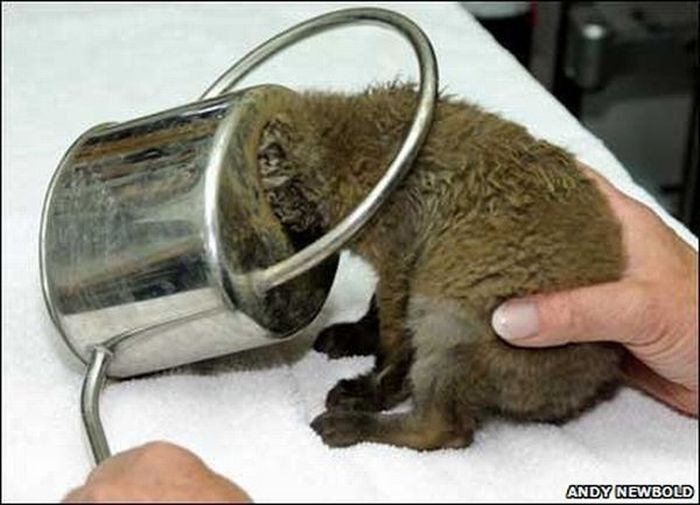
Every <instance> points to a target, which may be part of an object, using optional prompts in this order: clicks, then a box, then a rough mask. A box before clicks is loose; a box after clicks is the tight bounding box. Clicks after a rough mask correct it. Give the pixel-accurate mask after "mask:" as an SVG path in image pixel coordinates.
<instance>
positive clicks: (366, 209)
mask: <svg viewBox="0 0 700 505" xmlns="http://www.w3.org/2000/svg"><path fill="white" fill-rule="evenodd" d="M356 23H375V24H379V25H383V26H385V27H389V28H393V29H395V30H396V31H398V32H399V33H400V34H401V35H403V36H404V37H405V38H406V39H407V40H408V42H409V43H410V44H411V46H412V47H413V50H414V52H415V54H416V57H417V58H418V69H419V74H420V83H419V92H418V105H417V107H416V111H415V113H414V115H413V120H412V124H411V128H410V130H409V131H408V134H407V135H406V137H405V139H404V142H403V144H402V146H401V149H400V150H399V152H398V153H397V154H396V156H395V157H394V159H393V160H392V161H391V163H390V164H389V167H388V168H387V170H386V173H385V174H384V176H383V177H382V178H381V179H380V180H379V182H378V183H377V185H376V186H375V187H374V188H373V189H372V191H371V192H370V193H369V194H368V195H367V196H366V197H365V199H364V200H363V201H362V202H361V203H360V204H359V205H358V206H357V207H356V208H355V210H353V212H352V213H350V214H349V215H348V216H346V217H345V218H344V219H343V220H342V221H341V222H340V223H338V224H337V225H336V226H335V227H334V228H333V229H332V230H331V231H329V232H328V233H327V234H325V235H324V236H322V237H321V238H320V239H318V240H317V241H315V242H314V243H312V244H310V245H309V246H307V247H305V248H304V249H302V250H301V251H298V252H297V253H295V254H294V255H292V256H290V257H289V258H287V259H285V260H282V261H280V262H279V263H276V264H274V265H272V266H269V267H267V268H265V269H262V270H257V271H254V272H251V273H250V274H249V275H250V276H251V280H252V285H253V288H254V290H255V291H256V292H257V293H260V294H262V293H264V292H265V291H267V290H268V289H272V288H274V287H276V286H279V285H280V284H283V283H285V282H287V281H288V280H290V279H292V278H294V277H296V276H297V275H301V274H303V273H304V272H306V271H307V270H309V269H311V268H313V267H315V266H316V265H318V264H319V263H321V262H322V261H323V260H325V259H326V258H328V257H329V256H331V255H332V254H335V253H337V252H338V251H339V250H340V249H341V248H342V247H343V246H345V244H347V243H348V242H349V241H350V240H351V239H352V238H353V237H354V236H355V235H356V234H357V233H358V232H359V231H360V229H361V228H362V226H363V225H364V224H365V223H366V222H367V221H368V220H369V219H370V218H371V217H372V216H373V215H374V213H375V212H376V211H377V209H378V208H379V207H380V206H381V204H382V203H383V202H384V201H385V200H386V199H387V197H388V196H389V194H390V193H391V191H392V190H393V189H394V188H396V186H397V185H398V184H399V182H400V181H401V179H402V178H403V176H404V175H405V174H406V173H407V172H408V170H409V168H410V167H411V164H412V163H413V160H414V159H415V157H416V155H417V154H418V151H419V150H420V148H421V146H422V145H423V142H424V141H425V138H426V136H427V135H428V131H429V129H430V125H431V122H432V118H433V111H434V109H435V101H436V97H437V87H438V70H437V62H436V60H435V53H434V52H433V48H432V45H431V44H430V41H429V40H428V38H427V36H426V35H425V33H423V31H422V30H421V29H420V28H419V27H418V26H417V25H416V24H415V23H413V21H411V20H410V19H408V18H407V17H405V16H403V15H401V14H398V13H396V12H393V11H389V10H385V9H378V8H367V7H361V8H354V9H343V10H339V11H335V12H331V13H328V14H324V15H321V16H318V17H315V18H312V19H310V20H308V21H305V22H303V23H301V24H298V25H296V26H293V27H292V28H290V29H288V30H286V31H284V32H282V33H280V34H279V35H276V36H275V37H273V38H271V39H270V40H268V41H267V42H264V43H263V44H261V45H260V46H258V47H257V48H255V49H253V50H252V51H251V52H249V53H248V54H247V55H246V56H244V57H243V58H241V59H240V60H239V61H237V62H236V63H235V64H234V65H233V66H232V67H231V68H229V69H228V70H227V71H226V72H224V73H223V74H222V75H221V77H219V78H218V79H217V80H216V82H214V84H212V85H211V86H210V87H209V89H207V90H206V91H205V92H204V94H203V95H202V96H201V97H200V99H206V98H212V97H215V96H217V95H220V94H223V93H227V92H229V91H231V89H233V87H234V85H235V84H237V83H238V82H239V81H240V80H241V79H243V78H244V77H245V76H246V75H248V74H249V73H250V72H251V71H252V70H254V69H255V68H256V67H258V65H260V64H261V63H263V62H264V61H265V60H267V59H268V58H270V57H271V56H273V55H274V54H276V53H277V52H279V51H280V50H282V49H284V48H286V47H288V46H290V45H292V44H294V43H296V42H298V41H300V40H302V39H305V38H308V37H310V36H312V35H315V34H317V33H321V32H324V31H326V30H329V29H333V28H337V27H339V26H341V25H346V24H356Z"/></svg>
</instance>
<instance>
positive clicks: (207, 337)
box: [39, 8, 438, 463]
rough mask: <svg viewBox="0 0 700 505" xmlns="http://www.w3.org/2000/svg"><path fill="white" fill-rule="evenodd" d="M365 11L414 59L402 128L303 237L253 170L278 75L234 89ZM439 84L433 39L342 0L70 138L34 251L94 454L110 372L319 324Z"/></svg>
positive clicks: (170, 362) (105, 453)
mask: <svg viewBox="0 0 700 505" xmlns="http://www.w3.org/2000/svg"><path fill="white" fill-rule="evenodd" d="M365 22H372V23H378V24H380V25H383V26H385V27H389V28H392V29H394V30H396V31H398V32H399V33H400V34H401V35H402V36H403V37H405V38H406V39H407V40H408V42H410V44H411V46H412V48H413V50H414V52H415V54H416V56H417V58H418V62H419V70H420V85H419V97H418V98H419V100H418V103H417V107H416V111H415V113H414V116H413V121H412V125H411V128H410V130H409V132H408V134H407V135H406V138H405V140H404V143H403V145H402V146H401V149H400V150H399V152H398V153H397V155H396V157H395V158H394V159H393V161H392V162H391V164H390V165H389V167H388V169H387V171H386V173H385V175H384V176H383V177H382V178H381V179H380V181H379V182H378V183H377V185H376V187H374V188H373V190H372V191H371V192H370V193H369V194H368V195H367V197H366V198H365V200H364V201H362V202H361V203H360V205H359V206H358V207H357V208H356V209H355V210H354V211H353V212H352V213H351V214H350V215H348V216H347V217H346V218H345V219H344V220H343V221H342V222H340V223H339V224H338V225H337V226H336V227H335V228H333V229H332V230H331V231H330V232H328V233H327V234H326V235H324V236H322V237H320V238H319V239H318V240H316V241H315V242H313V243H311V244H306V245H305V244H302V245H301V246H299V244H295V243H294V242H293V241H292V240H291V238H290V237H289V236H288V235H287V233H286V232H285V230H284V229H283V227H282V226H281V224H280V223H279V221H277V220H276V219H275V217H274V215H273V214H272V212H271V209H270V208H269V205H268V204H267V202H266V200H265V197H264V194H263V191H262V189H261V187H260V181H259V179H258V175H257V168H256V167H257V159H256V147H257V145H258V143H259V140H260V135H261V132H262V129H263V128H264V126H265V125H266V122H267V121H269V120H270V118H271V117H272V116H273V115H274V113H275V107H274V104H275V97H279V96H280V95H282V94H285V93H293V92H292V91H290V90H287V89H286V88H283V87H281V86H276V85H264V86H256V87H253V88H248V89H243V90H241V91H237V92H231V90H232V88H233V86H234V85H235V84H236V83H237V82H238V81H240V80H241V79H242V78H243V77H244V76H245V75H247V74H248V73H249V72H251V71H252V70H253V69H254V68H256V67H257V66H258V65H259V64H261V63H262V62H263V61H265V60H266V59H268V58H269V57H270V56H272V55H274V54H275V53H277V52H278V51H280V50H281V49H283V48H285V47H287V46H289V45H291V44H293V43H295V42H297V41H299V40H301V39H304V38H306V37H308V36H310V35H314V34H316V33H320V32H322V31H326V30H328V29H331V28H335V27H338V26H340V25H346V24H354V23H365ZM437 80H438V78H437V64H436V61H435V56H434V53H433V49H432V46H431V44H430V41H429V40H428V38H427V37H426V35H425V34H424V33H423V32H422V31H421V29H420V28H419V27H418V26H416V25H415V24H414V23H413V22H412V21H410V20H409V19H408V18H406V17H404V16H402V15H400V14H397V13H395V12H392V11H388V10H383V9H376V8H356V9H346V10H340V11H335V12H331V13H329V14H325V15H322V16H319V17H316V18H313V19H310V20H308V21H306V22H304V23H301V24H299V25H297V26H294V27H292V28H290V29H288V30H287V31H285V32H283V33H281V34H279V35H277V36H276V37H274V38H272V39H270V40H268V41H267V42H265V43H264V44H262V45H260V46H259V47H258V48H256V49H254V50H253V51H251V52H250V53H249V54H247V55H246V56H245V57H244V58H242V59H241V60H240V61H238V62H237V63H236V64H234V65H233V66H232V67H231V68H230V69H229V70H228V71H226V72H225V73H224V74H223V75H222V76H221V77H220V78H219V79H218V80H217V81H216V82H215V83H214V84H213V85H212V86H211V87H210V88H209V89H208V90H207V91H206V92H205V93H204V94H203V95H202V96H201V97H200V99H199V100H198V101H196V102H193V103H190V104H187V105H183V106H181V107H177V108H174V109H170V110H167V111H165V112H160V113H157V114H153V115H150V116H146V117H143V118H138V119H135V120H132V121H127V122H124V123H106V124H102V125H98V126H95V127H93V128H91V129H90V130H88V131H87V132H85V133H84V134H83V135H82V136H80V137H79V138H78V140H76V141H75V143H74V144H73V145H72V146H71V147H70V148H69V149H68V152H67V153H66V154H65V155H64V157H63V159H62V160H61V162H60V164H59V166H58V168H57V170H56V172H55V174H54V176H53V178H52V180H51V182H50V185H49V188H48V191H47V193H46V197H45V201H44V209H43V213H42V223H41V237H40V251H39V253H40V254H39V255H40V266H41V280H42V288H43V292H44V298H45V301H46V305H47V307H48V311H49V313H50V315H51V318H52V320H53V322H54V324H55V325H56V327H57V328H58V330H59V332H60V333H61V335H62V337H63V340H64V341H65V342H66V344H67V345H68V347H69V348H70V349H71V351H72V352H73V353H74V354H75V355H76V356H77V357H78V358H79V359H80V360H81V361H82V362H83V363H85V364H86V365H87V373H86V376H85V380H84V383H83V389H82V395H81V413H82V417H83V422H84V424H85V429H86V432H87V435H88V440H89V442H90V446H91V449H92V453H93V456H94V458H95V462H96V463H99V462H101V461H102V460H104V459H105V458H107V457H109V455H110V450H109V446H108V444H107V440H106V437H105V434H104V430H103V428H102V424H101V421H100V416H99V393H100V390H101V388H102V385H103V384H104V380H105V376H110V377H115V378H125V377H133V376H137V375H141V374H145V373H149V372H154V371H158V370H163V369H166V368H171V367H175V366H179V365H182V364H185V363H192V362H196V361H200V360H204V359H208V358H213V357H216V356H221V355H225V354H230V353H234V352H238V351H243V350H247V349H251V348H255V347H260V346H265V345H269V344H273V343H277V342H280V341H281V340H283V339H287V338H292V337H293V336H294V335H295V334H298V333H300V332H301V331H302V330H303V329H304V328H305V327H306V326H307V325H308V324H309V323H310V322H311V321H312V320H313V319H314V317H315V316H316V315H317V314H318V312H319V310H320V309H321V306H322V305H323V303H324V302H325V300H326V297H327V295H328V292H329V290H330V287H331V284H332V282H333V278H334V276H335V271H336V267H337V253H338V251H339V250H340V249H341V248H342V247H343V246H344V245H345V244H346V243H348V242H349V241H350V240H351V239H352V238H353V237H354V236H355V235H356V234H357V232H359V231H360V229H361V228H362V226H363V225H364V224H365V223H366V222H367V221H368V220H369V219H370V218H371V217H372V215H374V213H375V212H376V211H377V209H378V208H379V207H380V205H381V204H382V202H383V201H384V200H385V199H386V198H387V196H388V195H389V193H390V192H391V191H392V190H393V189H394V188H395V187H396V186H397V184H398V183H399V182H400V180H401V178H402V176H403V175H404V174H405V173H406V172H407V171H408V169H409V168H410V166H411V163H412V162H413V160H414V158H415V156H416V155H417V153H418V150H419V149H420V147H421V146H422V144H423V142H424V140H425V138H426V136H427V132H428V129H429V127H430V124H431V120H432V116H433V110H434V106H435V100H436V96H437ZM338 169H339V170H341V169H342V167H338ZM297 249H300V250H297Z"/></svg>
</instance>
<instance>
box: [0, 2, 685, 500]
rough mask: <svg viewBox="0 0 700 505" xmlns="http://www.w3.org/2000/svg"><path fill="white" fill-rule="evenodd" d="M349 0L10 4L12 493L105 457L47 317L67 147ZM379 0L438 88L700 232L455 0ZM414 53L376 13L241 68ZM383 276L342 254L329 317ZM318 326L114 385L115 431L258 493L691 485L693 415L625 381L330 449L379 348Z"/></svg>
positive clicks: (310, 77)
mask: <svg viewBox="0 0 700 505" xmlns="http://www.w3.org/2000/svg"><path fill="white" fill-rule="evenodd" d="M348 5H351V4H348V3H342V4H328V3H306V4H287V3H284V4H263V3H257V2H256V3H250V4H220V3H215V4H206V3H204V4H160V3H158V4H103V5H89V4H88V5H86V4H11V3H4V4H3V7H2V19H3V105H4V107H3V139H2V145H3V153H2V155H3V169H2V188H3V189H2V195H3V199H2V200H3V201H2V212H3V218H2V219H3V227H2V237H3V241H2V273H3V282H2V294H3V297H2V328H3V336H2V364H3V368H2V392H3V395H2V460H3V467H2V499H3V501H49V500H54V501H55V500H58V499H60V498H61V497H62V496H63V494H64V493H65V492H66V491H68V489H69V488H71V487H73V486H76V485H78V484H79V483H81V481H82V480H83V479H84V478H85V476H86V474H87V472H88V471H89V470H90V468H91V460H90V457H89V452H88V449H87V445H86V441H85V438H84V435H83V429H82V425H81V422H80V414H79V405H78V398H79V390H80V383H81V381H82V373H83V369H82V367H81V366H80V365H79V363H78V362H77V360H76V359H75V358H73V357H72V356H71V355H70V354H69V352H68V351H67V350H66V348H65V346H64V345H63V343H62V342H61V341H60V338H59V335H58V333H57V332H56V330H55V329H54V328H53V327H52V324H51V322H50V320H49V318H48V316H47V313H46V310H45V308H44V302H43V299H42V296H41V291H40V284H39V276H38V258H37V237H38V231H39V216H40V210H41V202H42V198H43V194H44V191H45V190H46V186H47V184H48V181H49V178H50V177H51V174H52V173H53V171H54V169H55V167H56V166H57V164H58V161H59V160H60V157H61V156H62V154H63V153H64V152H65V151H66V150H67V148H68V147H69V145H70V144H71V143H72V141H73V140H75V139H76V138H77V136H78V135H79V134H81V133H82V132H83V131H85V130H86V129H87V128H89V127H90V126H93V125H95V124H97V123H101V122H105V121H122V120H126V119H130V118H134V117H139V116H143V115H146V114H148V113H152V112H156V111H159V110H164V109H166V108H169V107H173V106H176V105H180V104H182V103H185V102H188V101H192V100H194V99H195V98H196V97H197V96H199V95H200V94H201V93H202V92H203V91H204V89H205V88H206V87H207V86H208V85H209V84H210V83H211V82H212V81H213V80H214V78H215V77H216V76H217V75H218V74H219V73H220V72H222V71H223V70H225V69H226V68H228V66H229V65H230V64H231V63H232V62H233V61H234V60H236V59H237V58H239V57H240V56H242V55H243V54H245V53H246V52H247V51H248V50H250V49H251V48H253V47H254V46H255V45H257V44H259V43H260V42H262V41H263V40H265V39H267V38H269V37H271V36H272V35H274V34H276V33H277V32H279V31H280V30H282V29H285V28H287V27H289V26H291V25H293V24H295V23H297V22H300V21H303V20H305V19H307V18H309V17H311V16H313V15H317V14H321V13H324V12H328V11H330V10H332V9H334V8H338V7H345V6H348ZM378 5H380V6H385V7H388V8H391V9H394V10H397V11H400V12H403V13H405V14H407V15H408V16H409V17H411V18H412V19H413V20H415V21H416V22H417V23H418V24H419V25H420V26H421V27H422V28H423V29H424V30H425V31H426V33H427V34H428V36H429V37H430V38H431V40H432V41H433V44H434V46H435V50H436V53H437V56H438V58H439V64H440V74H441V85H442V86H445V87H447V89H448V90H449V91H450V92H452V93H455V94H458V95H460V96H462V97H464V98H467V99H470V100H472V101H473V102H476V103H478V104H480V105H482V106H483V107H485V108H486V109H488V110H492V111H497V112H500V113H502V114H503V115H504V116H506V117H507V118H509V119H513V120H515V121H518V122H520V123H522V124H524V125H526V126H527V127H528V128H529V129H530V130H531V131H532V132H533V134H534V135H536V136H539V137H543V138H545V139H548V140H550V141H552V142H554V143H557V144H559V145H561V146H563V147H565V148H567V149H569V150H571V151H572V152H574V153H575V154H576V155H578V156H579V157H580V158H581V159H582V160H583V161H585V162H588V163H589V164H591V165H592V166H594V167H596V168H597V169H599V170H600V171H601V172H602V173H603V174H605V175H606V176H607V177H608V178H609V179H611V180H612V181H613V183H614V184H616V185H617V186H618V187H620V188H621V189H622V190H623V191H625V192H627V193H629V194H631V195H633V196H635V197H637V198H639V199H640V200H643V201H644V202H646V203H648V204H650V205H651V206H652V208H653V209H654V210H655V211H657V212H658V213H659V214H660V215H661V217H662V218H663V219H664V220H665V221H666V222H667V223H668V224H669V225H670V226H672V227H673V228H674V229H675V230H676V231H677V232H678V233H679V235H681V236H682V237H683V238H684V239H686V240H687V241H688V242H689V243H691V244H692V245H693V246H694V247H695V248H697V239H696V238H695V237H693V236H692V235H691V234H690V233H689V232H688V231H687V230H686V229H685V228H684V227H683V226H681V225H680V224H678V223H677V222H676V221H675V220H674V219H672V218H671V217H669V215H668V214H667V213H666V212H664V211H663V210H661V208H660V207H659V206H658V205H657V204H656V202H654V201H653V200H652V199H651V197H650V196H649V195H648V194H647V193H646V192H644V191H643V190H641V189H640V188H639V187H638V186H636V185H635V184H634V183H633V182H632V181H631V179H630V177H629V175H628V173H627V172H626V171H625V169H624V168H623V167H622V166H621V165H620V163H619V162H618V161H617V160H616V159H615V157H614V156H613V155H612V154H611V153H610V152H609V151H607V150H606V148H605V146H604V145H603V143H602V142H600V141H599V140H598V139H596V138H595V137H594V136H592V135H591V134H590V133H588V132H587V131H586V130H585V129H584V128H583V127H582V126H581V125H580V124H579V123H578V122H577V121H576V120H575V119H574V118H573V117H572V116H571V115H569V114H568V112H567V111H566V110H565V109H564V107H562V106H561V105H560V104H559V103H558V102H557V101H556V100H555V99H554V98H552V97H551V96H550V95H549V94H548V93H547V92H546V90H544V89H543V88H542V87H541V86H540V85H539V84H538V83H537V82H536V81H535V80H534V79H533V78H532V77H531V76H530V75H529V74H528V73H527V72H526V71H525V70H524V69H523V68H522V67H521V66H520V65H519V64H518V63H517V62H516V60H515V59H514V58H513V57H512V56H511V55H510V54H509V53H507V52H506V51H505V50H503V49H502V48H501V47H500V46H499V45H498V44H497V43H495V42H494V40H493V39H492V37H491V36H490V35H489V34H488V33H487V32H486V31H484V30H483V29H482V28H481V27H480V26H479V25H478V24H477V23H476V22H475V21H474V19H473V18H472V17H471V16H470V15H469V14H467V12H466V11H464V9H462V8H461V7H460V6H459V5H458V4H456V3H434V2H431V3H410V4H386V3H385V4H378ZM415 67H416V66H415V63H414V62H413V56H412V53H411V50H410V49H409V48H408V46H407V45H406V44H405V43H404V42H403V40H401V39H400V37H398V36H397V35H395V34H393V33H391V32H388V31H383V30H378V29H377V28H375V27H368V26H363V27H353V28H347V29H345V30H337V31H334V32H331V33H328V34H324V35H321V36H319V37H317V38H314V39H312V40H309V41H307V42H304V43H302V44H300V45H299V46H298V47H295V48H293V49H290V50H289V51H287V52H285V53H284V54H283V55H281V56H279V57H278V58H275V59H274V60H273V61H272V62H271V63H270V64H269V65H266V66H264V67H262V68H261V69H260V71H259V72H256V74H255V75H254V77H251V79H249V80H248V81H247V82H248V83H254V82H257V83H261V82H273V83H280V84H285V85H287V86H289V87H292V88H303V87H311V86H313V87H317V88H331V89H344V90H359V89H361V88H362V87H364V86H365V85H366V84H367V83H369V82H372V81H383V80H388V79H391V78H393V77H394V76H396V75H397V74H401V75H403V76H404V77H407V78H410V77H412V76H413V77H414V78H415V76H416V70H415ZM373 282H374V279H373V276H372V274H371V272H369V270H368V269H367V267H366V266H365V265H364V264H363V263H361V262H360V261H358V260H357V259H355V258H351V257H347V256H345V257H343V263H342V266H341V272H340V273H339V276H338V279H337V282H336V284H335V285H334V288H333V292H332V294H331V297H330V299H329V301H328V304H327V306H326V308H325V309H324V310H325V313H326V315H327V319H326V323H327V324H329V323H331V322H333V321H341V320H351V319H356V318H359V317H360V316H361V315H362V313H363V311H364V310H365V308H366V307H367V303H368V301H369V298H370V296H371V292H372V288H373ZM313 330H314V329H311V331H310V332H309V335H308V337H305V338H300V339H299V340H297V341H294V342H289V343H285V344H283V345H280V346H278V347H275V348H267V349H261V350H257V351H250V352H247V353H245V354H243V355H240V356H236V357H235V358H234V359H232V360H230V362H229V364H228V365H227V366H223V365H222V366H220V367H218V368H217V373H216V374H214V375H211V374H209V375H201V374H200V375H198V374H195V373H194V372H192V371H191V370H185V371H180V372H179V373H175V374H167V375H163V376H157V377H152V378H147V379H139V380H133V381H126V382H120V383H112V384H110V385H108V386H107V388H106V389H105V391H104V394H103V399H102V415H103V419H104V423H105V429H106V431H107V435H108V438H109V441H110V443H111V446H112V449H113V450H114V451H120V450H124V449H127V448H130V447H132V446H135V445H138V444H142V443H145V442H147V441H150V440H154V439H166V440H170V441H172V442H174V443H178V444H181V445H183V446H185V447H188V448H189V449H191V450H193V451H195V452H196V453H197V454H199V455H200V456H201V457H202V458H203V459H204V460H205V461H206V462H207V463H208V464H209V465H211V467H212V468H214V469H215V470H216V471H217V472H220V473H222V474H224V475H226V476H228V477H230V478H231V479H233V480H234V481H236V482H237V483H238V484H239V485H241V486H242V487H243V488H245V489H246V490H247V491H248V493H249V494H250V495H251V496H252V497H253V498H254V499H256V500H258V501H313V502H315V501H359V500H362V501H466V500H479V501H485V500H534V501H544V500H550V501H551V500H562V499H563V498H564V496H565V493H566V490H567V486H568V485H569V484H577V483H669V484H690V485H693V486H695V489H696V490H697V484H698V477H697V475H698V451H697V447H698V423H697V421H696V420H693V419H690V418H688V417H684V416H682V415H679V414H677V413H676V412H674V411H672V410H671V409H669V408H667V407H666V406H664V405H662V404H660V403H659V402H657V401H655V400H653V399H651V398H649V397H647V396H645V395H643V394H641V393H639V392H636V391H633V390H630V389H623V390H622V391H621V392H620V393H619V394H618V395H617V396H616V397H615V398H614V399H613V400H612V401H610V402H606V403H604V404H602V405H600V406H599V407H597V408H595V409H594V410H592V411H590V412H588V413H586V414H584V415H583V416H581V417H580V418H579V419H577V420H574V421H572V422H570V423H568V424H566V425H564V426H561V427H555V426H550V425H543V424H514V423H510V422H506V421H494V422H490V423H488V424H486V425H485V426H484V428H483V429H481V430H480V431H478V433H477V434H476V438H475V441H474V443H473V444H472V446H471V447H469V448H467V449H460V450H442V451H436V452H431V453H419V452H415V451H412V450H408V449H399V448H395V447H391V446H383V445H376V444H360V445H357V446H354V447H350V448H346V449H330V448H328V447H326V446H325V445H323V443H322V442H321V440H320V438H319V437H318V436H317V435H316V434H315V433H314V432H313V431H312V430H311V428H310V427H309V423H310V422H311V420H312V419H313V418H314V417H315V416H316V415H318V414H319V413H320V412H321V411H322V410H323V402H324V398H325V394H326V392H327V391H328V390H329V389H330V388H331V387H332V386H333V385H334V384H335V382H336V381H338V380H339V379H340V378H344V377H350V376H353V375H355V374H357V373H360V372H363V371H365V370H368V369H369V368H370V367H371V365H372V359H371V358H352V359H350V358H348V359H341V360H337V361H330V360H328V359H327V358H326V357H325V356H324V355H321V354H318V353H316V352H314V351H313V350H311V351H309V350H308V347H309V343H310V342H311V340H312V339H313ZM315 330H318V328H315ZM696 496H697V495H696Z"/></svg>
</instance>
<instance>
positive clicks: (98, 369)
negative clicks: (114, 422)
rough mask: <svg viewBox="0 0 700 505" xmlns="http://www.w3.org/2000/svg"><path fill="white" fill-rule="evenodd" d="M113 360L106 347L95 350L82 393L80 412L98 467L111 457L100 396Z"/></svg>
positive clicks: (98, 347)
mask: <svg viewBox="0 0 700 505" xmlns="http://www.w3.org/2000/svg"><path fill="white" fill-rule="evenodd" d="M111 359H112V352H111V351H110V350H109V349H107V348H106V347H104V346H97V347H95V348H94V349H93V351H92V359H91V361H90V366H89V367H88V370H87V373H86V374H85V380H84V381H83V389H82V391H81V392H80V412H81V414H82V416H83V423H85V432H86V433H87V435H88V440H89V441H90V448H91V449H92V456H93V459H94V460H95V464H96V465H99V464H100V463H102V461H104V460H105V459H107V458H108V457H110V456H111V452H110V450H109V444H108V443H107V437H106V436H105V432H104V429H103V428H102V422H101V421H100V404H99V400H100V398H99V394H100V391H101V390H102V386H103V385H104V382H105V372H106V370H107V366H108V365H109V361H110V360H111Z"/></svg>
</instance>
